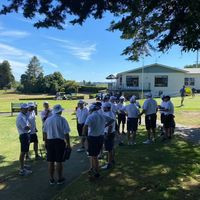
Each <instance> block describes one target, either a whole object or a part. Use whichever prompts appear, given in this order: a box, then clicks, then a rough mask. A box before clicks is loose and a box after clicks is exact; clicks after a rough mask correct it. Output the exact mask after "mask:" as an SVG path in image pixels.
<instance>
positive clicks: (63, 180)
mask: <svg viewBox="0 0 200 200" xmlns="http://www.w3.org/2000/svg"><path fill="white" fill-rule="evenodd" d="M64 183H65V178H62V179H60V180H58V182H57V184H58V185H62V184H64Z"/></svg>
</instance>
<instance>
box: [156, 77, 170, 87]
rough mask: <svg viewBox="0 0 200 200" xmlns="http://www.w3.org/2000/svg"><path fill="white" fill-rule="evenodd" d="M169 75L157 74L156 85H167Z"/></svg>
mask: <svg viewBox="0 0 200 200" xmlns="http://www.w3.org/2000/svg"><path fill="white" fill-rule="evenodd" d="M167 86H168V76H155V87H167Z"/></svg>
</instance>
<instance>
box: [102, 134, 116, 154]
mask: <svg viewBox="0 0 200 200" xmlns="http://www.w3.org/2000/svg"><path fill="white" fill-rule="evenodd" d="M114 140H115V133H109V134H107V133H105V137H104V145H105V150H106V151H112V150H113V148H114V143H115V142H114Z"/></svg>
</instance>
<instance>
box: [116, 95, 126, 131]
mask: <svg viewBox="0 0 200 200" xmlns="http://www.w3.org/2000/svg"><path fill="white" fill-rule="evenodd" d="M125 106H126V103H125V97H124V96H121V97H120V98H119V103H118V104H117V118H118V129H119V133H120V126H121V124H122V133H123V134H125V132H124V129H125V124H126V113H125V112H124V108H125Z"/></svg>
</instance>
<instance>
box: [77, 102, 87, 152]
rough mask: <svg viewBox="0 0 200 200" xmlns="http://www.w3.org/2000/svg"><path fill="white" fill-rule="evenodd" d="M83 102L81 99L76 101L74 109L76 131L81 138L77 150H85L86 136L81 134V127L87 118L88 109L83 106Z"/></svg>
mask: <svg viewBox="0 0 200 200" xmlns="http://www.w3.org/2000/svg"><path fill="white" fill-rule="evenodd" d="M84 104H85V102H84V101H83V100H80V101H79V102H78V109H77V111H76V119H77V131H78V135H79V137H80V138H81V148H79V149H77V152H83V151H85V143H86V136H87V135H86V136H83V127H84V124H85V121H86V119H87V116H88V114H89V111H88V109H87V107H85V105H84Z"/></svg>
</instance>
